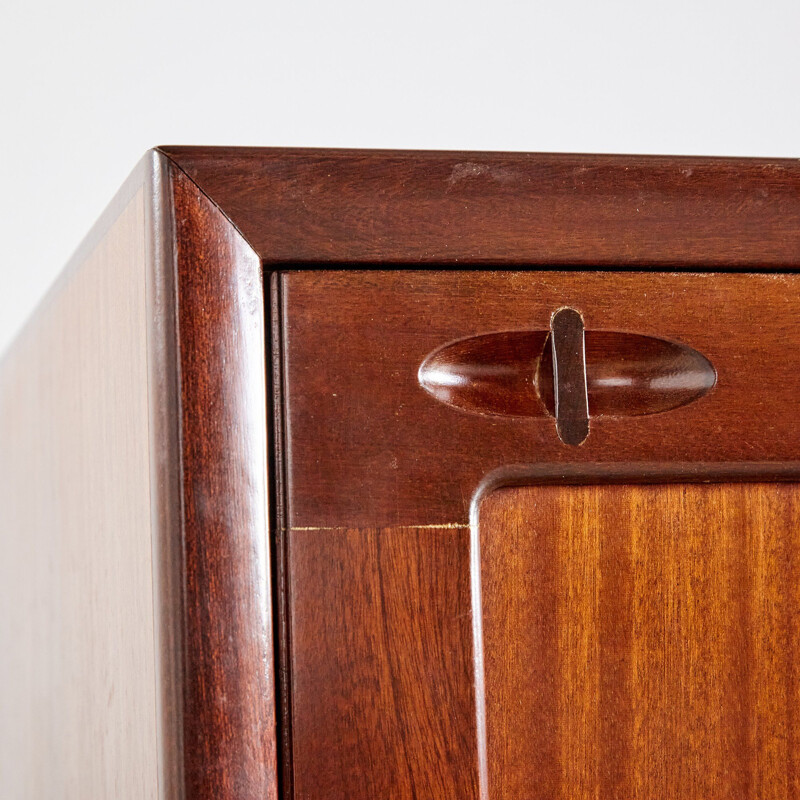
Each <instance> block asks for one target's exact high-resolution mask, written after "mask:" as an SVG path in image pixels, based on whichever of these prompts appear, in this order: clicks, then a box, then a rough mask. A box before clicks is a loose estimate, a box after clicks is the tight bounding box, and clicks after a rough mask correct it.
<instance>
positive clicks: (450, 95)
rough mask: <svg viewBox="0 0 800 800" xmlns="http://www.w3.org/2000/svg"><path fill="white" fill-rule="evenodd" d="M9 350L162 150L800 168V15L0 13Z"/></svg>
mask: <svg viewBox="0 0 800 800" xmlns="http://www.w3.org/2000/svg"><path fill="white" fill-rule="evenodd" d="M2 3H3V6H2V17H1V18H0V67H1V68H0V101H1V102H0V113H1V114H2V118H1V119H0V144H2V161H1V162H0V163H1V164H2V166H1V167H0V170H1V171H0V202H1V203H2V207H1V208H0V234H1V235H2V239H1V240H0V241H1V242H2V251H0V252H2V256H1V257H0V269H2V275H1V276H0V277H1V278H2V284H1V285H0V351H2V350H4V349H5V348H6V346H7V345H8V343H9V341H10V340H11V337H12V336H13V335H14V333H15V332H16V331H17V330H18V329H19V327H20V326H21V325H22V323H23V321H24V320H25V319H26V318H27V317H28V316H29V315H30V313H31V312H32V310H33V308H34V306H35V304H36V303H37V301H38V300H39V299H40V298H41V296H42V295H43V294H44V292H45V291H46V290H47V288H48V286H49V285H50V283H52V281H53V279H54V278H55V276H56V275H57V273H58V272H59V270H60V269H61V267H62V266H63V264H64V262H65V261H66V260H67V259H68V257H69V256H70V254H71V252H72V251H73V250H74V249H75V247H76V246H77V244H78V242H79V241H80V239H81V237H82V236H83V234H85V233H86V232H87V231H88V229H89V227H90V226H91V224H92V222H93V221H94V219H95V218H96V217H97V216H98V215H99V214H100V212H101V211H102V209H103V208H104V206H105V205H106V203H107V202H108V200H109V199H110V198H111V196H112V195H113V194H114V192H115V190H116V188H117V187H118V186H119V185H120V184H121V183H122V181H123V180H124V178H125V177H126V175H127V173H128V172H129V171H130V170H131V169H132V167H133V166H134V164H135V163H136V162H137V161H138V159H139V157H140V156H141V155H142V154H143V153H144V151H145V150H146V149H147V148H148V147H151V146H153V145H157V144H229V145H237V144H247V145H297V146H304V145H309V146H344V147H397V148H445V149H486V150H532V151H571V152H603V153H666V154H694V155H750V156H767V157H777V156H785V157H794V158H796V157H798V156H800V102H799V100H800V81H799V80H798V79H799V78H800V0H778V1H776V2H769V0H762V2H760V3H756V2H754V0H751V1H750V2H738V0H727V1H726V2H703V0H692V1H691V2H685V1H683V0H678V1H677V2H676V1H675V0H673V2H670V3H654V2H645V0H637V2H613V1H610V0H606V1H605V2H603V1H602V0H595V2H565V1H564V0H553V2H549V3H542V2H531V1H530V0H529V1H528V2H509V1H508V0H484V1H483V2H481V3H475V2H470V0H462V2H458V3H455V2H453V3H449V2H442V1H441V0H428V1H427V2H418V1H417V0H411V1H410V2H409V1H408V0H406V1H405V2H403V0H395V1H394V2H391V3H389V2H381V1H380V0H369V1H364V2H354V1H353V0H327V2H310V1H309V0H282V2H280V3H278V2H275V0H266V1H262V2H243V1H242V0H236V1H235V2H230V0H228V2H226V1H225V0H215V1H214V2H205V1H204V0H193V2H182V1H181V2H177V0H163V2H160V3H155V2H150V1H149V0H146V1H145V2H142V1H141V0H138V1H137V2H134V1H133V0H129V1H128V2H126V3H124V4H123V3H120V2H117V1H116V0H72V1H71V2H63V0H62V2H54V0H49V1H47V2H39V3H36V2H33V0H2Z"/></svg>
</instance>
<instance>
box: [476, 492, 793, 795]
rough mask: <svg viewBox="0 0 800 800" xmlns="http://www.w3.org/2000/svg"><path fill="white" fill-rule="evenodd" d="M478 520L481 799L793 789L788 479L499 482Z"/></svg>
mask: <svg viewBox="0 0 800 800" xmlns="http://www.w3.org/2000/svg"><path fill="white" fill-rule="evenodd" d="M473 536H474V539H473V546H474V547H476V548H478V550H479V559H478V561H479V564H480V569H479V572H480V575H479V583H480V589H479V597H480V606H481V607H482V613H480V622H481V623H482V637H480V638H481V639H482V642H481V641H480V639H479V649H480V652H482V656H483V669H484V675H483V681H482V685H483V687H484V692H483V695H482V697H479V710H480V712H481V713H482V715H483V716H484V718H485V739H484V740H483V742H482V745H483V746H485V747H486V753H487V759H486V763H487V765H488V787H489V797H491V798H493V800H501V799H502V800H505V799H508V800H511V799H512V798H513V800H518V799H519V798H526V797H528V798H532V797H536V798H540V799H541V800H545V799H546V798H561V797H568V798H573V800H579V799H580V798H607V799H609V800H610V798H618V797H630V798H640V799H641V800H657V799H658V800H660V799H661V798H682V799H683V800H701V799H706V798H710V797H715V798H732V799H733V798H737V800H741V799H742V798H753V799H754V800H755V798H759V800H765V798H785V799H788V798H796V797H798V796H800V727H798V723H800V710H799V709H800V613H798V609H800V492H798V487H797V485H794V484H708V485H701V484H695V485H680V484H676V485H671V486H658V485H652V486H626V485H606V486H531V487H519V488H511V489H499V490H496V491H494V492H491V493H489V494H488V495H487V496H486V497H485V498H484V499H483V501H482V503H481V505H480V509H479V524H478V528H477V530H476V531H475V532H474V534H473ZM475 577H476V579H477V578H478V576H475ZM477 596H478V595H476V598H477ZM534 787H535V789H534Z"/></svg>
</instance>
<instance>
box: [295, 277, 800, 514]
mask: <svg viewBox="0 0 800 800" xmlns="http://www.w3.org/2000/svg"><path fill="white" fill-rule="evenodd" d="M798 292H800V276H798V275H794V274H785V275H775V274H772V275H758V274H747V275H744V274H733V273H731V274H721V273H720V274H715V275H703V274H682V273H643V272H630V273H609V272H581V273H575V272H556V271H550V270H542V271H537V272H503V271H495V272H491V271H474V272H445V271H406V270H397V271H392V272H388V271H374V272H365V271H361V272H358V271H318V272H313V273H311V272H299V271H286V272H284V273H283V274H282V276H281V303H282V307H281V314H282V326H283V337H284V338H283V360H284V364H285V366H284V376H283V387H282V388H283V402H284V406H285V413H286V417H287V429H288V430H289V432H290V437H291V442H290V447H289V448H288V450H287V459H286V460H287V465H286V469H287V485H288V486H289V487H290V492H289V498H288V515H289V524H290V525H291V526H301V527H302V526H308V525H319V526H356V525H358V526H369V525H378V526H385V525H406V524H420V523H427V524H431V523H433V524H445V523H453V522H458V523H463V522H466V521H467V520H468V514H469V504H470V501H471V498H472V497H473V496H474V494H475V493H476V491H477V490H478V488H479V486H481V484H482V483H483V482H484V481H485V480H486V479H487V476H489V475H491V474H494V473H495V472H496V471H498V470H499V471H505V470H508V469H509V468H510V467H513V466H520V465H529V466H530V467H531V469H532V470H534V471H535V469H536V468H537V467H542V466H543V465H550V467H552V469H551V472H557V469H558V467H559V466H563V467H567V466H568V465H570V464H572V465H591V464H606V465H607V468H608V469H612V468H614V465H617V466H622V465H625V464H628V465H629V466H630V471H633V472H635V471H636V469H637V467H636V465H637V464H642V463H645V462H649V463H650V464H655V465H659V464H660V465H661V468H662V472H664V471H665V470H666V468H667V467H669V466H675V465H680V464H684V465H692V464H695V465H696V464H703V463H705V464H712V465H713V464H714V463H717V464H723V463H728V464H747V463H753V462H771V463H772V464H773V466H775V467H777V468H778V469H784V470H788V471H791V470H792V469H793V470H794V474H796V475H797V474H800V469H798V468H799V467H800V421H799V420H798V415H797V414H796V404H797V397H798V396H799V395H800V370H798V369H797V364H796V359H795V358H794V357H793V355H792V354H793V350H792V349H791V347H787V344H788V343H790V342H794V341H796V340H800V315H798V314H797V302H796V297H797V295H798ZM564 306H568V307H570V308H574V309H577V310H578V311H580V313H581V314H582V315H583V318H584V322H585V325H586V327H587V329H590V330H592V329H595V330H616V331H623V332H624V331H627V332H632V333H637V334H642V335H646V336H654V337H658V338H663V339H666V340H669V341H674V342H677V343H680V344H683V345H686V346H687V347H691V348H694V349H696V350H697V351H699V352H700V353H702V354H703V356H705V357H706V358H707V359H708V360H709V361H710V362H711V364H712V365H713V366H714V368H715V369H716V372H717V383H716V385H715V386H714V388H713V389H711V391H709V392H708V393H707V394H706V395H705V396H703V397H701V398H699V399H697V400H695V402H693V403H691V404H689V405H685V406H682V407H680V408H675V409H672V410H669V411H665V412H664V413H659V414H651V415H646V416H619V417H597V418H593V419H592V423H591V434H590V436H589V437H588V439H587V440H586V441H585V442H584V444H582V445H581V446H580V447H569V446H566V445H564V444H563V443H562V442H561V441H560V440H559V438H558V435H557V433H556V430H555V426H554V425H553V423H552V420H551V419H548V418H546V417H529V418H517V419H515V418H511V417H506V418H502V417H490V416H480V415H477V414H473V413H467V412H464V411H462V410H460V409H457V408H453V407H451V406H448V405H445V404H443V403H441V402H439V401H437V400H436V399H434V398H432V397H431V396H430V395H429V394H428V392H427V391H425V389H424V388H423V387H422V386H421V385H420V383H419V378H418V370H419V367H420V365H421V364H422V363H423V362H424V361H425V359H426V358H427V357H428V355H429V354H430V353H432V352H433V351H435V350H436V349H437V348H439V347H441V346H443V345H446V344H448V343H450V342H454V341H456V340H459V339H463V338H465V337H469V336H476V335H479V334H486V333H491V332H496V331H508V330H530V329H533V330H547V329H548V327H549V324H550V316H551V314H552V312H553V311H554V310H555V309H558V308H561V307H564ZM758 469H764V465H763V463H762V465H761V466H759V467H758ZM656 472H658V470H656ZM754 474H758V472H757V471H756V472H755V473H754ZM353 487H358V491H353Z"/></svg>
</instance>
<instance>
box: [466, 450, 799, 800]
mask: <svg viewBox="0 0 800 800" xmlns="http://www.w3.org/2000/svg"><path fill="white" fill-rule="evenodd" d="M775 481H781V482H792V481H800V462H781V463H777V462H774V463H771V462H753V463H747V462H741V463H716V464H714V463H700V462H698V463H693V464H692V463H689V464H659V463H653V462H645V463H633V462H632V463H620V464H608V463H597V464H527V465H526V464H517V465H513V466H508V467H501V468H499V469H496V470H493V471H492V472H490V473H489V474H488V475H486V476H485V477H484V479H483V480H482V481H481V482H480V484H479V485H478V486H477V488H476V490H475V492H474V493H473V495H472V499H471V501H470V505H469V530H470V532H469V537H470V543H469V571H470V595H471V606H472V609H471V610H472V639H473V641H472V647H473V663H474V674H475V728H476V733H477V742H476V746H477V755H478V786H479V790H480V797H481V800H490V797H489V760H488V741H487V732H486V683H485V672H484V647H483V608H482V606H483V595H482V589H481V545H480V525H479V516H480V506H481V503H482V501H483V499H484V498H486V497H487V496H488V495H489V494H491V493H492V492H495V491H497V490H501V489H506V488H513V487H517V486H590V485H609V484H639V485H646V484H654V485H656V484H658V485H663V484H665V483H721V482H738V483H747V482H775Z"/></svg>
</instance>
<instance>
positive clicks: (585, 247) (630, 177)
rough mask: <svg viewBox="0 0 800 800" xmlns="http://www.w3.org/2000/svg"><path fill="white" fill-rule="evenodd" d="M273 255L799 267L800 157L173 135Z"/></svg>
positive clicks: (240, 223) (194, 167) (204, 180)
mask: <svg viewBox="0 0 800 800" xmlns="http://www.w3.org/2000/svg"><path fill="white" fill-rule="evenodd" d="M161 149H162V151H163V152H165V153H167V154H168V155H169V156H170V158H172V159H174V160H175V161H176V162H177V163H178V164H180V166H181V168H182V169H184V170H185V171H186V172H187V174H188V175H190V176H191V178H192V179H193V180H194V181H196V182H197V184H198V185H199V186H200V187H201V188H202V189H203V191H204V192H206V193H207V194H208V195H209V196H210V197H211V198H213V199H214V201H215V202H216V203H217V204H218V205H220V206H221V207H222V208H223V209H225V212H226V214H228V215H229V217H230V219H231V220H232V221H233V223H234V225H236V227H237V228H238V229H239V230H240V231H241V232H242V234H243V235H244V236H245V238H246V239H247V240H248V242H250V244H251V245H252V246H253V248H254V249H255V250H256V252H257V253H258V254H259V256H260V257H261V258H262V260H263V261H264V263H265V264H267V265H270V266H283V265H286V264H295V265H306V266H316V267H318V266H319V265H321V264H325V265H326V266H331V265H332V264H335V263H339V264H343V265H344V264H347V265H356V264H358V265H378V266H380V265H386V264H391V263H395V264H403V265H409V264H420V263H426V264H431V265H436V266H439V267H442V266H453V265H459V264H471V265H480V264H485V265H493V266H507V267H519V266H529V265H539V266H541V265H546V266H554V265H564V266H577V265H583V266H587V265H588V266H595V267H596V266H603V267H607V268H609V269H617V268H619V267H623V268H630V267H631V266H642V267H651V266H658V267H660V268H664V267H675V268H688V269H695V270H696V269H714V268H721V269H748V270H749V269H765V268H769V269H795V268H796V267H797V264H798V262H800V225H798V220H800V192H798V187H799V186H800V163H799V162H798V161H797V160H795V159H774V160H763V159H762V160H759V159H742V158H738V159H737V158H686V157H665V156H664V157H661V156H597V155H571V154H547V153H469V152H425V151H392V152H390V151H375V150H372V151H370V150H338V151H337V150H303V149H270V148H214V147H210V148H209V147H199V148H197V147H163V148H161Z"/></svg>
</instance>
